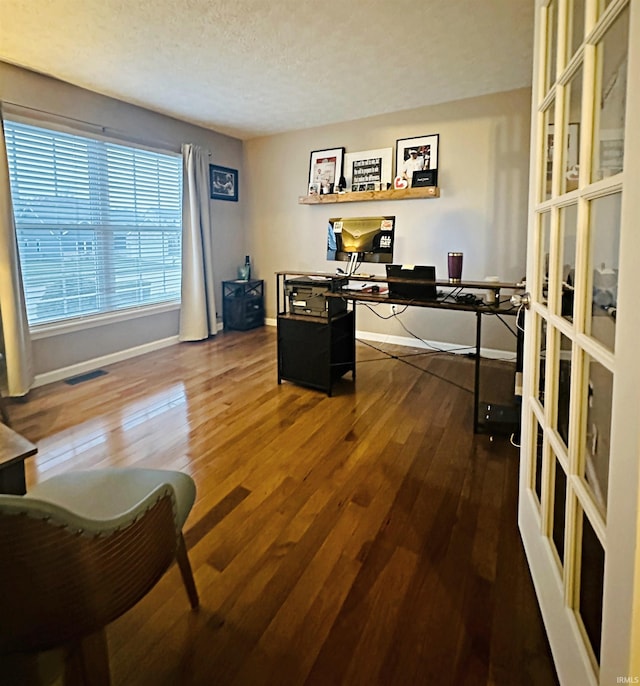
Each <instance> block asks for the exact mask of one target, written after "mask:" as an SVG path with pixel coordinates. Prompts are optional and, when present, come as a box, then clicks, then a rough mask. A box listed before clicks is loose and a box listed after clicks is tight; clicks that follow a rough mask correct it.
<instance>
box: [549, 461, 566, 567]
mask: <svg viewBox="0 0 640 686" xmlns="http://www.w3.org/2000/svg"><path fill="white" fill-rule="evenodd" d="M554 461H555V470H556V475H555V484H554V489H553V527H552V530H551V538H552V540H553V544H554V546H555V548H556V551H557V552H558V556H559V558H560V562H561V563H562V564H563V565H564V529H565V520H566V509H567V508H566V500H567V476H566V474H565V473H564V470H563V469H562V465H561V464H560V462H558V460H557V459H556V460H554Z"/></svg>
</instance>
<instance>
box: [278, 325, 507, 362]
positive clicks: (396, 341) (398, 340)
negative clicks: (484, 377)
mask: <svg viewBox="0 0 640 686" xmlns="http://www.w3.org/2000/svg"><path fill="white" fill-rule="evenodd" d="M265 324H266V325H267V326H276V325H277V321H276V320H275V319H265ZM356 337H357V338H360V339H362V340H363V341H375V342H377V343H389V344H390V345H401V346H404V347H407V348H424V349H425V350H434V349H436V350H442V351H444V352H448V353H456V354H460V355H466V354H467V353H475V342H474V343H473V344H471V345H469V346H467V347H464V346H462V345H461V344H460V343H447V342H443V341H428V340H425V341H421V340H419V339H417V338H413V337H412V336H392V335H390V334H382V333H374V332H372V331H356ZM480 355H482V357H486V358H489V359H492V360H509V361H515V359H516V354H515V352H513V351H512V350H498V349H496V348H480Z"/></svg>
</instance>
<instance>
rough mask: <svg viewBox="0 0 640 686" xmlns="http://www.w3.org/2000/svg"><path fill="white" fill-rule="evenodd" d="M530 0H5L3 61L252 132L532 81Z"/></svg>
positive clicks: (0, 29) (232, 130)
mask: <svg viewBox="0 0 640 686" xmlns="http://www.w3.org/2000/svg"><path fill="white" fill-rule="evenodd" d="M533 6H534V0H395V2H394V1H392V0H314V1H313V2H311V1H310V0H183V1H182V2H180V1H176V0H0V60H3V61H5V62H9V63H11V64H15V65H18V66H21V67H26V68H28V69H32V70H34V71H37V72H41V73H44V74H48V75H51V76H54V77H56V78H58V79H61V80H63V81H67V82H69V83H72V84H75V85H78V86H82V87H83V88H87V89H89V90H91V91H95V92H97V93H102V94H104V95H109V96H113V97H115V98H118V99H120V100H124V101H126V102H129V103H133V104H136V105H141V106H143V107H147V108H149V109H152V110H155V111H158V112H162V113H164V114H168V115H171V116H174V117H177V118H179V119H183V120H186V121H189V122H192V123H195V124H199V125H201V126H205V127H207V128H210V129H215V130H217V131H221V132H223V133H227V134H230V135H232V136H236V137H238V138H243V139H248V138H252V137H255V136H260V135H266V134H273V133H278V132H283V131H291V130H295V129H303V128H308V127H312V126H320V125H323V124H329V123H334V122H341V121H348V120H353V119H360V118H362V117H366V116H370V115H374V114H382V113H388V112H396V111H399V110H403V109H409V108H413V107H419V106H422V105H431V104H437V103H441V102H448V101H451V100H458V99H461V98H467V97H472V96H477V95H483V94H487V93H493V92H499V91H505V90H511V89H514V88H520V87H524V86H528V85H530V84H531V60H532V34H533Z"/></svg>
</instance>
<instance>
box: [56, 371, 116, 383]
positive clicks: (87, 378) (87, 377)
mask: <svg viewBox="0 0 640 686" xmlns="http://www.w3.org/2000/svg"><path fill="white" fill-rule="evenodd" d="M106 373H107V372H105V371H104V369H96V370H95V371H93V372H87V373H86V374H80V375H79V376H72V377H71V378H70V379H65V380H64V382H65V383H68V384H69V385H70V386H75V385H76V384H78V383H82V382H83V381H91V379H97V378H98V377H99V376H104V375H105V374H106Z"/></svg>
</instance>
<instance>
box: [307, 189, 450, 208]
mask: <svg viewBox="0 0 640 686" xmlns="http://www.w3.org/2000/svg"><path fill="white" fill-rule="evenodd" d="M439 197H440V189H439V188H438V187H437V186H421V187H420V188H403V189H400V190H395V189H393V188H392V189H390V190H388V191H359V192H357V193H328V194H327V195H301V196H300V197H299V198H298V204H299V205H325V204H326V205H328V204H330V203H336V202H364V201H367V200H412V199H417V198H439Z"/></svg>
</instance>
